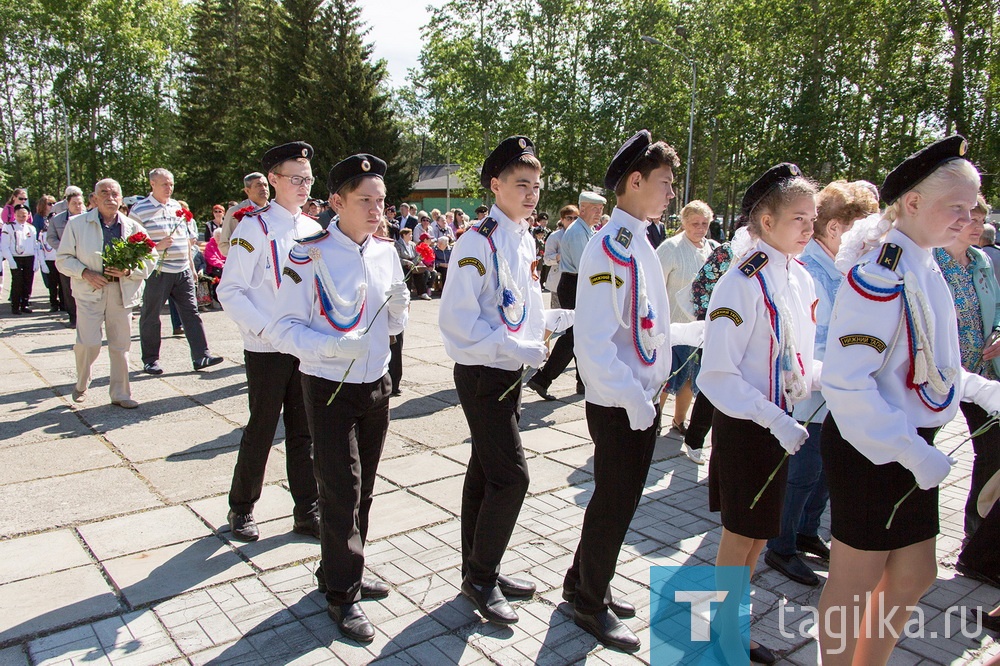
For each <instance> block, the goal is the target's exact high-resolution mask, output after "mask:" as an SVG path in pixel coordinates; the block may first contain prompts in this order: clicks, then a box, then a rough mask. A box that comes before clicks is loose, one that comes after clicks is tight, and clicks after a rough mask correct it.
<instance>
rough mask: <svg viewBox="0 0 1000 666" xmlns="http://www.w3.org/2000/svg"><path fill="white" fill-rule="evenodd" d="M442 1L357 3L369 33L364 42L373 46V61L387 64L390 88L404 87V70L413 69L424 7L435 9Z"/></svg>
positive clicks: (424, 18)
mask: <svg viewBox="0 0 1000 666" xmlns="http://www.w3.org/2000/svg"><path fill="white" fill-rule="evenodd" d="M445 1H446V0H359V1H358V6H360V7H361V16H362V19H363V20H364V21H365V23H367V24H368V27H369V28H370V31H369V33H368V37H367V41H368V42H370V43H374V44H375V57H376V58H381V59H384V60H385V61H386V62H387V63H388V66H389V67H388V69H389V77H390V79H391V81H392V85H393V86H401V85H403V84H404V83H406V70H407V69H409V68H411V67H416V66H417V58H418V56H419V55H420V28H421V27H422V26H423V25H424V24H425V23H427V18H428V16H429V12H428V11H427V6H428V5H431V6H435V7H439V6H441V5H443V4H445Z"/></svg>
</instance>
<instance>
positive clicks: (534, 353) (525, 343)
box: [507, 338, 549, 368]
mask: <svg viewBox="0 0 1000 666" xmlns="http://www.w3.org/2000/svg"><path fill="white" fill-rule="evenodd" d="M509 340H510V346H509V347H508V349H507V352H508V353H509V354H510V355H511V356H513V357H514V360H516V361H518V362H519V363H520V364H521V365H526V366H528V367H530V368H537V367H539V366H541V365H542V363H544V362H545V357H546V356H548V354H549V350H548V348H546V346H545V345H543V344H542V343H541V342H535V341H534V340H520V339H518V338H509Z"/></svg>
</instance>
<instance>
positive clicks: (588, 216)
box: [527, 191, 608, 400]
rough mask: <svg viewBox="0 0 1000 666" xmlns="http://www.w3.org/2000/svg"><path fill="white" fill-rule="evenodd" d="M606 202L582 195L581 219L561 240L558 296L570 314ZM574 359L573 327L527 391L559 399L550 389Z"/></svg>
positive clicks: (578, 385) (578, 384) (580, 389)
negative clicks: (585, 252)
mask: <svg viewBox="0 0 1000 666" xmlns="http://www.w3.org/2000/svg"><path fill="white" fill-rule="evenodd" d="M607 202H608V200H607V199H605V198H604V197H602V196H601V195H600V194H597V193H596V192H587V191H584V192H580V201H579V203H580V217H578V218H576V219H575V220H574V221H573V224H571V225H569V227H567V229H566V231H565V233H563V235H562V238H561V239H560V240H559V270H560V271H561V272H562V275H561V276H560V277H559V287H558V288H557V289H556V295H557V296H558V297H559V307H561V308H566V309H567V310H571V309H573V308H574V307H576V280H577V272H578V270H579V265H580V257H581V256H583V248H585V247H587V242H588V241H589V240H590V239H591V238H592V237H593V235H594V226H595V225H596V224H597V223H598V222H600V221H601V215H602V214H603V213H604V204H606V203H607ZM572 358H573V327H572V326H571V327H569V328H568V329H566V332H565V333H563V334H562V336H561V337H560V338H559V339H558V340H557V341H556V344H555V345H554V346H553V347H552V353H551V354H550V355H549V360H548V361H546V362H545V365H544V366H542V367H541V368H539V370H538V372H536V373H535V376H534V377H532V378H531V381H529V382H528V383H527V387H528V388H530V389H531V390H533V391H535V392H536V393H538V395H540V396H542V398H544V399H545V400H555V399H556V397H555V396H554V395H552V394H550V393H549V386H550V385H551V384H552V382H553V381H554V380H555V378H556V377H558V376H559V375H560V374H561V373H562V371H563V370H565V369H566V366H568V365H569V362H570V360H571V359H572ZM576 392H577V393H578V394H580V395H582V394H583V381H581V380H580V373H579V371H577V373H576Z"/></svg>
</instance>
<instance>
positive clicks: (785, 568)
mask: <svg viewBox="0 0 1000 666" xmlns="http://www.w3.org/2000/svg"><path fill="white" fill-rule="evenodd" d="M764 563H765V564H767V566H769V567H771V568H772V569H774V570H775V571H780V572H781V573H783V574H784V575H785V576H786V577H787V578H790V579H792V580H794V581H795V582H796V583H802V584H803V585H808V586H810V587H816V586H817V585H819V576H817V575H816V574H815V573H814V572H813V570H812V569H810V568H809V567H808V566H806V563H805V562H803V561H802V560H801V559H799V556H798V555H797V554H793V555H781V554H780V553H776V552H775V551H773V550H768V551H767V554H766V555H764Z"/></svg>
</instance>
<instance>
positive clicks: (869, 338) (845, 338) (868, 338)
mask: <svg viewBox="0 0 1000 666" xmlns="http://www.w3.org/2000/svg"><path fill="white" fill-rule="evenodd" d="M851 345H865V346H868V347H871V348H872V349H874V350H875V351H877V352H878V353H879V354H881V353H882V352H884V351H885V348H886V344H885V343H884V342H882V340H880V339H879V338H876V337H875V336H874V335H866V334H864V333H855V334H853V335H842V336H840V346H841V347H850V346H851Z"/></svg>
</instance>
